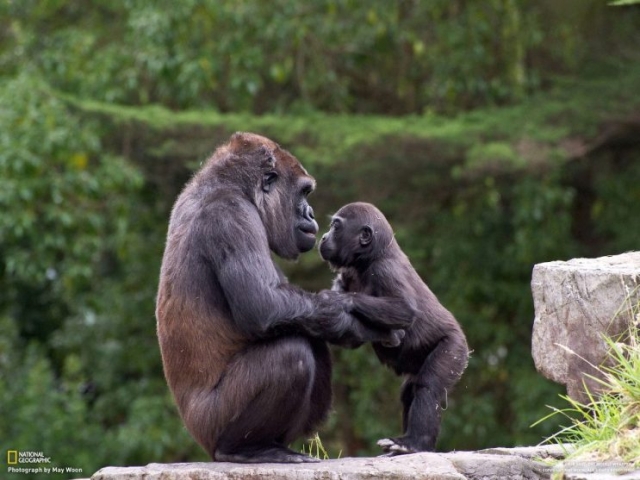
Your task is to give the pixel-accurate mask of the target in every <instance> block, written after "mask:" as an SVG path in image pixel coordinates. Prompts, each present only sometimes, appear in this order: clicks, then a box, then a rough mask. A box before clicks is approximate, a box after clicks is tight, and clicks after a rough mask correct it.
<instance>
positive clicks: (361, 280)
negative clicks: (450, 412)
mask: <svg viewBox="0 0 640 480" xmlns="http://www.w3.org/2000/svg"><path fill="white" fill-rule="evenodd" d="M319 249H320V254H321V256H322V258H323V259H324V260H326V261H328V262H329V264H330V265H331V266H332V268H334V269H335V270H337V272H338V275H337V277H336V279H335V280H334V285H333V289H334V290H335V291H338V292H358V293H366V294H368V295H374V296H379V297H394V298H399V299H403V300H404V301H405V302H406V303H407V304H408V305H409V307H410V308H412V309H413V310H414V311H415V321H414V322H413V324H412V325H411V326H410V327H409V328H407V329H406V331H405V332H406V334H405V336H404V339H403V340H402V343H401V344H400V345H397V346H390V345H388V344H385V342H376V343H374V344H373V348H374V350H375V352H376V354H377V356H378V358H379V359H380V361H381V362H382V363H384V364H385V365H388V366H389V367H391V368H392V369H393V370H394V371H395V372H396V373H397V374H398V375H404V377H405V382H404V385H403V388H402V395H401V400H402V405H403V417H402V418H403V422H402V423H403V435H402V436H400V437H397V438H391V439H383V440H380V441H379V442H378V444H379V445H380V446H381V447H382V448H383V450H384V451H385V452H387V453H389V454H393V455H396V454H401V453H411V452H418V451H433V450H435V447H436V440H437V437H438V434H439V432H440V421H441V403H442V402H443V401H445V400H446V395H447V392H449V391H450V390H451V388H452V387H453V386H454V384H456V383H457V382H458V380H459V379H460V377H461V375H462V372H463V371H464V370H465V368H466V366H467V362H468V357H469V351H468V347H467V341H466V339H465V336H464V333H463V332H462V329H461V328H460V325H459V324H458V322H457V321H456V319H455V318H454V317H453V315H452V314H451V313H450V312H449V311H448V310H447V309H446V308H445V307H443V306H442V305H441V304H440V302H439V301H438V299H437V298H436V296H435V295H434V294H433V292H431V290H430V289H429V287H428V286H427V285H426V284H425V283H424V282H423V281H422V279H421V278H420V277H419V276H418V274H417V272H416V271H415V270H414V268H413V267H412V266H411V263H410V262H409V259H408V258H407V256H406V255H405V254H404V253H403V252H402V250H401V249H400V247H399V245H398V243H397V242H396V240H395V238H394V235H393V230H392V229H391V226H390V225H389V223H388V222H387V220H386V218H385V217H384V215H383V214H382V213H381V212H380V211H379V210H378V209H377V208H376V207H374V206H373V205H371V204H368V203H351V204H349V205H346V206H344V207H342V208H341V209H340V210H339V211H338V212H337V213H336V214H335V215H334V216H333V218H332V222H331V229H330V230H329V232H328V233H326V234H325V235H324V236H323V237H322V241H321V242H320V247H319Z"/></svg>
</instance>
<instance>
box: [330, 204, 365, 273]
mask: <svg viewBox="0 0 640 480" xmlns="http://www.w3.org/2000/svg"><path fill="white" fill-rule="evenodd" d="M372 239H373V235H372V230H371V228H370V227H369V226H368V225H363V224H362V223H361V222H359V221H358V219H357V218H349V217H348V216H346V215H341V211H339V212H338V213H336V214H335V215H334V216H333V217H331V227H330V229H329V231H328V232H327V233H325V234H324V235H323V236H322V239H321V240H320V246H319V247H318V250H319V251H320V256H321V257H322V259H323V260H325V261H327V262H329V264H330V265H331V266H332V267H334V268H341V267H350V266H353V265H354V264H355V263H356V262H357V261H358V259H360V258H361V257H362V256H363V255H365V254H366V253H367V252H369V251H370V249H371V241H372Z"/></svg>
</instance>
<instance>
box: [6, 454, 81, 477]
mask: <svg viewBox="0 0 640 480" xmlns="http://www.w3.org/2000/svg"><path fill="white" fill-rule="evenodd" d="M7 473H22V474H27V475H39V474H45V475H49V474H81V473H82V468H78V467H69V466H54V465H51V457H47V456H46V455H45V454H44V452H32V451H24V452H23V451H20V450H7Z"/></svg>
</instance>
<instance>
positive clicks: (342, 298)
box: [318, 290, 413, 348]
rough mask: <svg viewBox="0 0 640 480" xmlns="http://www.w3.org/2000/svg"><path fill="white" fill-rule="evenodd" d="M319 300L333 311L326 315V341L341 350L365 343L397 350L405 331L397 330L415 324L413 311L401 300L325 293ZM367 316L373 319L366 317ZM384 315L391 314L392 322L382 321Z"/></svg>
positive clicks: (319, 296) (326, 291) (322, 293)
mask: <svg viewBox="0 0 640 480" xmlns="http://www.w3.org/2000/svg"><path fill="white" fill-rule="evenodd" d="M318 299H319V300H320V302H319V303H320V304H321V305H323V306H326V307H325V308H328V309H331V310H333V311H331V312H328V314H327V318H328V319H329V323H330V324H329V325H326V326H325V327H324V332H325V334H324V338H325V339H326V340H327V341H328V342H330V343H332V344H335V345H339V346H341V347H346V348H357V347H359V346H361V345H362V344H363V343H366V342H380V343H382V344H384V345H386V346H390V347H395V346H397V345H399V344H400V342H401V340H402V338H403V337H404V330H401V329H399V328H395V327H397V326H401V327H406V326H409V325H410V324H411V322H412V321H413V311H407V310H406V305H405V304H403V303H402V301H398V300H397V299H393V298H388V299H387V298H375V297H371V296H369V295H362V294H343V293H338V292H336V291H331V290H322V291H321V292H319V293H318ZM376 306H377V307H378V308H379V310H378V311H377V312H376V311H374V308H375V307H376ZM367 313H369V314H371V315H372V318H370V317H367V316H365V315H366V314H367ZM381 313H382V314H385V313H386V314H388V315H389V317H388V318H389V320H388V321H385V320H384V319H382V318H380V314H381ZM399 314H404V316H401V315H399Z"/></svg>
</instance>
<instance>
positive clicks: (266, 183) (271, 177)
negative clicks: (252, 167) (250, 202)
mask: <svg viewBox="0 0 640 480" xmlns="http://www.w3.org/2000/svg"><path fill="white" fill-rule="evenodd" d="M277 178H278V174H277V173H276V172H267V173H265V174H264V177H262V190H263V191H264V192H267V193H269V192H270V191H271V190H272V188H273V184H274V183H275V181H276V180H277Z"/></svg>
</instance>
